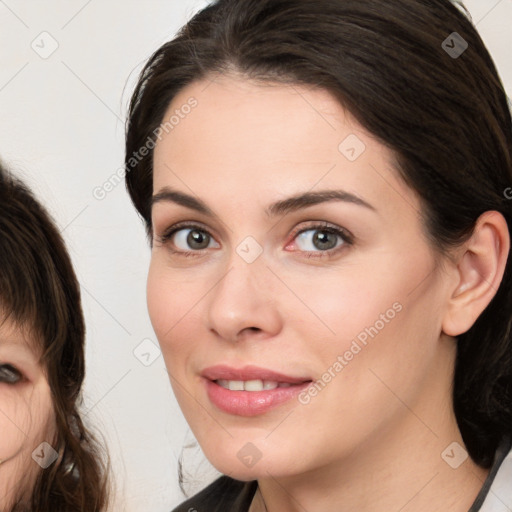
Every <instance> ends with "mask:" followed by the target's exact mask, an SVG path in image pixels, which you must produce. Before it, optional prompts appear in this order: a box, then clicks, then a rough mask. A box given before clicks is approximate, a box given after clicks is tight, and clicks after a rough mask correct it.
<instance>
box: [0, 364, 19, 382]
mask: <svg viewBox="0 0 512 512" xmlns="http://www.w3.org/2000/svg"><path fill="white" fill-rule="evenodd" d="M22 379H23V375H22V374H21V373H20V372H19V371H18V370H17V369H16V368H14V366H12V365H10V364H0V382H4V383H6V384H16V383H18V382H20V381H21V380H22Z"/></svg>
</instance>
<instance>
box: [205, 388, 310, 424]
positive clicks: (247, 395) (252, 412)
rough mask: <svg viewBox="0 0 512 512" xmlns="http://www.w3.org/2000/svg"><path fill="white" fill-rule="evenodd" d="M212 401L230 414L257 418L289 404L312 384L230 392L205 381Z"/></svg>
mask: <svg viewBox="0 0 512 512" xmlns="http://www.w3.org/2000/svg"><path fill="white" fill-rule="evenodd" d="M205 381H206V391H207V393H208V397H209V399H210V401H211V402H212V403H213V404H214V405H216V406H217V407H218V408H219V409H221V410H222V411H224V412H227V413H228V414H235V415H237V416H257V415H258V414H263V413H265V412H267V411H269V410H270V409H274V408H275V407H277V406H279V405H281V404H283V403H285V402H288V401H289V400H291V399H292V398H294V397H296V396H297V395H298V394H299V393H300V392H301V391H302V390H304V389H306V388H307V387H308V386H309V385H310V384H311V382H304V383H303V384H296V385H292V386H289V387H287V388H275V389H267V390H264V391H230V390H229V389H225V388H223V387H222V386H219V385H218V384H217V383H216V382H213V381H211V380H208V379H205Z"/></svg>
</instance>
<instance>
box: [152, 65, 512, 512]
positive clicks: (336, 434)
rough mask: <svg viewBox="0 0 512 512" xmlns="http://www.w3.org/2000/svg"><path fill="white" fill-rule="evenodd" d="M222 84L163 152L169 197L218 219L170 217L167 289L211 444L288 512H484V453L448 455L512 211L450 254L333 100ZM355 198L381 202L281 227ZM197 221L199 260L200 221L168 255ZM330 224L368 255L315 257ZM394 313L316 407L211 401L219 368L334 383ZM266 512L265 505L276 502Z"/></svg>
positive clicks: (218, 456)
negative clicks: (249, 245) (339, 193)
mask: <svg viewBox="0 0 512 512" xmlns="http://www.w3.org/2000/svg"><path fill="white" fill-rule="evenodd" d="M212 78H213V77H209V79H205V80H203V81H201V82H196V83H193V84H191V85H189V86H187V87H186V88H185V89H183V90H182V91H181V92H180V93H179V94H178V95H177V97H175V99H174V100H173V102H172V104H171V105H170V106H169V109H168V112H167V114H166V115H165V119H167V118H168V117H169V116H170V115H171V114H172V112H173V111H174V110H175V109H176V108H179V107H180V105H183V104H185V103H186V102H187V100H188V99H189V98H191V97H193V98H195V99H196V100H197V107H196V108H195V109H193V110H192V112H191V113H190V114H189V115H188V116H186V117H185V118H184V119H182V120H181V121H180V123H179V124H178V125H177V126H175V127H174V129H173V130H172V131H169V132H168V133H165V134H163V136H162V138H161V140H159V142H158V143H157V145H156V148H155V153H154V183H153V185H154V187H153V190H154V193H155V194H156V193H159V192H161V191H162V189H163V187H169V188H172V189H175V190H178V191H180V192H182V193H185V194H190V195H192V196H194V197H196V198H199V199H201V200H202V201H203V202H204V203H206V204H207V205H208V207H209V208H210V209H211V210H212V211H213V212H214V214H215V216H208V215H205V214H203V213H198V212H196V211H194V210H191V209H189V208H186V207H184V206H182V205H177V204H175V203H173V202H170V201H161V202H157V203H156V204H154V206H153V210H152V225H153V231H154V233H153V234H154V238H153V246H152V257H151V265H150V270H149V275H148V285H147V293H148V296H147V297H148V309H149V314H150V317H151V321H152V324H153V327H154V329H155V332H156V335H157V337H158V340H159V343H160V345H161V348H162V352H163V355H164V358H165V361H166V365H167V369H168V372H169V375H170V380H171V384H172V386H173V389H174V392H175V393H176V397H177V399H178V402H179V404H180V407H181V408H182V410H183V413H184V415H185V417H186V419H187V421H188V423H189V424H190V426H191V428H192V430H193V432H194V435H195V436H196V438H197V440H198V442H199V443H200V445H201V447H202V449H203V451H204V452H205V454H206V456H207V457H208V459H209V460H210V461H211V463H212V464H213V465H214V466H215V467H216V468H217V469H218V470H219V471H221V472H223V473H225V474H228V475H230V476H232V477H234V478H237V479H240V480H253V479H258V482H259V486H260V490H261V493H262V496H263V498H264V500H265V503H266V507H267V509H268V510H269V511H272V512H274V511H277V510H279V511H284V512H287V511H290V512H291V511H299V510H308V511H309V512H324V511H325V512H326V511H329V510H339V511H342V512H343V511H349V510H358V511H360V512H370V511H382V510H400V511H401V512H407V511H411V512H412V511H415V512H421V511H425V512H426V511H429V512H433V511H437V510H439V511H441V510H443V511H444V510H452V511H456V512H457V511H460V512H463V511H467V509H468V508H469V506H470V505H471V503H472V501H473V500H474V498H475V496H476V494H477V493H478V491H479V489H480V487H481V485H482V482H483V480H484V479H485V477H486V475H487V471H485V470H483V469H482V468H479V467H478V466H476V465H475V464H474V463H473V462H472V461H471V459H470V458H468V459H466V460H465V461H464V462H463V463H462V464H461V465H460V466H459V467H458V468H457V469H453V468H452V467H450V466H449V465H448V464H447V463H446V462H445V460H444V459H443V458H442V457H441V454H442V452H443V451H444V450H445V449H446V448H447V447H448V446H449V445H450V444H451V443H453V442H457V443H459V445H461V449H463V448H462V447H463V446H464V445H463V441H462V438H461V435H460V432H459V430H458V428H457V424H456V420H455V417H454V414H453V411H452V402H451V385H452V380H453V367H454V361H455V355H456V339H455V336H457V335H458V334H460V333H462V332H465V331H466V330H467V329H469V328H470V327H471V325H472V324H473V322H474V321H475V319H476V318H477V317H478V315H479V314H480V313H481V311H483V309H485V307H486V306H487V304H488V303H489V302H490V300H491V299H492V297H493V295H494V293H495V289H497V287H498V286H499V282H500V281H501V278H502V275H503V269H504V266H505V262H506V255H507V254H508V249H509V239H508V232H507V227H506V223H505V221H504V219H503V217H502V216H501V215H500V214H498V213H496V212H487V213H486V214H484V215H483V216H482V217H481V218H480V219H479V223H478V226H477V229H476V230H475V234H474V236H473V237H472V238H471V240H470V241H468V243H467V244H465V245H464V246H463V247H460V248H458V249H457V250H456V251H454V252H453V254H452V255H451V258H442V257H441V256H440V255H438V254H435V252H434V250H433V249H432V248H431V246H430V244H429V243H428V241H427V239H426V236H425V234H424V230H423V227H422V223H421V213H420V212H421V205H420V202H419V199H418V197H417V196H416V194H415V193H414V192H413V191H412V190H411V189H410V188H408V187H407V186H406V185H405V184H404V183H403V182H402V181H401V180H400V179H399V177H398V173H397V172H396V170H395V169H394V168H393V154H392V152H391V151H390V150H389V149H387V148H386V147H384V146H383V145H382V144H380V143H379V142H378V141H377V140H375V139H374V138H373V137H372V136H371V135H370V134H368V133H367V132H365V131H364V130H363V129H362V127H361V126H360V125H359V124H358V123H357V122H356V121H355V119H354V118H353V117H351V115H350V114H349V113H348V112H346V111H345V110H344V109H343V108H342V106H341V105H340V104H339V103H338V102H337V101H336V100H335V99H334V98H333V97H332V96H331V95H330V94H329V93H327V92H326V91H323V90H318V89H316V90H315V89H311V88H306V87H301V86H293V87H292V86H286V85H282V84H268V83H266V84H261V83H255V82H251V81H248V80H245V79H243V78H242V77H240V76H237V75H224V76H216V77H215V80H213V81H212ZM354 135H355V136H357V138H358V139H359V140H360V141H362V142H363V143H364V145H365V149H364V151H363V152H362V154H361V155H360V156H359V157H358V158H356V159H355V160H354V161H350V159H348V158H347V157H346V156H345V155H346V153H343V148H344V147H345V146H343V145H342V150H341V151H340V149H339V145H340V143H342V142H343V141H344V140H345V139H346V138H347V137H348V136H352V137H353V136H354ZM349 140H350V139H349ZM353 140H354V139H352V141H353ZM339 189H343V190H345V191H348V192H350V193H352V194H355V195H357V196H358V197H360V198H362V199H364V201H366V202H367V203H369V204H370V205H372V207H373V209H370V208H366V207H364V206H360V205H358V204H353V203H348V202H341V201H329V202H324V203H322V204H317V205H314V206H309V207H307V208H303V209H301V210H298V211H294V212H291V213H288V214H286V215H284V216H279V215H278V216H275V217H269V216H267V215H266V214H265V209H266V207H267V206H268V205H269V204H270V203H272V202H274V201H278V200H282V199H285V198H287V197H290V196H292V195H295V194H299V193H304V192H317V191H320V190H339ZM182 221H190V222H193V223H200V227H201V229H203V230H206V233H207V234H210V235H211V239H210V240H211V241H210V243H209V245H208V246H207V248H205V249H203V250H200V251H197V250H196V254H193V255H192V256H189V257H186V256H184V255H183V252H184V251H193V250H194V249H193V248H191V247H190V245H187V243H186V235H187V234H188V233H189V230H190V228H189V229H188V230H187V228H184V230H182V231H180V235H176V236H174V238H172V237H171V238H170V239H168V240H166V241H165V242H163V240H162V235H163V234H164V233H165V232H166V231H167V230H168V229H169V228H170V227H171V226H173V225H174V224H176V223H178V222H182ZM318 221H323V222H328V223H329V224H330V225H334V226H338V227H340V228H343V229H345V230H346V231H348V232H349V233H350V234H351V238H352V241H353V243H351V244H350V243H346V242H345V244H344V243H343V239H341V238H339V237H336V235H333V236H334V240H335V241H336V243H335V244H333V246H334V245H336V247H341V249H339V250H338V249H332V250H330V251H329V252H330V253H331V256H330V257H329V256H327V255H326V251H325V250H322V246H320V248H318V246H317V245H314V244H313V237H314V235H315V234H318V231H316V230H311V229H312V226H313V225H315V224H317V223H318ZM307 229H309V231H307V233H306V234H305V235H304V237H305V238H304V239H301V238H300V237H297V234H298V233H299V232H300V231H305V230H307ZM320 233H322V228H320ZM183 235H184V236H183ZM248 236H251V237H253V238H254V239H255V240H256V241H257V242H258V244H259V245H260V246H261V249H262V251H263V252H262V254H261V255H260V256H259V257H258V258H257V259H256V260H255V261H254V262H252V263H247V262H246V261H245V260H244V259H243V258H242V257H241V256H240V255H239V254H238V253H237V247H238V246H239V245H240V243H241V242H242V241H243V240H244V239H245V238H246V237H248ZM173 250H174V251H178V252H177V253H176V252H172V251H173ZM393 304H395V305H396V304H398V305H399V306H400V311H399V312H397V313H396V314H395V315H394V317H393V319H391V320H389V321H388V322H385V323H384V326H383V327H382V328H379V329H378V333H377V335H375V336H374V337H372V338H369V339H368V342H367V344H366V345H364V346H363V347H362V349H361V350H360V351H359V352H358V353H357V354H356V355H355V356H354V357H353V358H352V359H351V360H350V361H346V363H347V364H346V365H344V366H343V369H342V370H341V371H339V372H337V373H336V372H335V376H334V377H333V378H331V380H330V382H328V384H327V385H326V386H325V387H324V388H323V389H322V390H321V391H320V392H319V393H318V394H317V395H316V396H314V397H312V398H311V400H310V402H309V403H308V404H307V405H304V404H301V403H299V402H298V401H297V400H292V401H290V402H287V403H285V404H283V405H281V406H280V407H278V408H276V409H273V410H271V411H268V412H266V413H264V414H261V415H258V416H254V417H248V418H245V417H240V416H234V415H230V414H227V413H225V412H222V411H220V410H219V409H217V408H216V407H215V406H214V405H213V404H212V403H211V402H210V401H209V399H208V397H207V395H206V391H205V386H204V382H203V380H202V378H201V377H200V373H201V371H202V370H203V369H204V368H206V367H208V366H212V365H215V364H227V365H229V366H232V367H242V366H245V365H247V364H254V365H257V366H261V367H264V368H269V369H271V370H274V371H277V372H281V373H284V374H287V375H292V376H300V377H304V376H309V377H310V378H311V379H312V380H314V381H317V380H318V379H322V376H323V375H324V374H325V372H327V371H328V369H329V368H332V367H333V365H334V363H335V362H336V361H337V360H338V356H343V355H344V354H345V353H346V351H347V350H349V349H350V347H351V345H352V342H353V340H354V339H356V337H357V336H358V335H359V334H360V333H361V332H363V331H364V330H365V328H368V327H370V326H375V325H377V324H376V322H377V321H378V320H379V319H382V317H381V315H383V314H386V311H388V310H389V309H390V308H391V309H392V308H393ZM378 325H379V327H380V325H381V324H378ZM248 442H250V443H252V444H253V445H255V446H256V448H257V450H258V452H259V454H260V455H261V459H260V460H259V461H258V462H257V463H256V464H254V465H252V466H251V467H247V466H246V465H245V464H244V463H243V462H242V461H241V459H240V458H239V457H238V456H237V453H238V452H239V450H240V449H242V448H243V447H244V446H245V445H246V443H248ZM251 510H252V511H259V510H265V507H264V505H263V502H262V500H261V497H260V496H259V495H257V496H256V498H255V500H254V502H253V506H252V509H251Z"/></svg>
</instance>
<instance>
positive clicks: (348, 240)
mask: <svg viewBox="0 0 512 512" xmlns="http://www.w3.org/2000/svg"><path fill="white" fill-rule="evenodd" d="M182 229H191V230H197V231H201V232H202V233H206V234H207V235H208V236H209V237H210V238H212V239H214V237H213V236H212V235H211V233H210V232H209V231H208V230H207V229H205V228H204V227H203V226H201V225H200V224H193V223H189V222H179V223H178V224H174V225H173V226H171V227H170V228H168V229H167V230H166V231H165V232H164V233H163V234H162V235H160V236H158V235H155V239H156V241H157V242H158V243H159V244H162V245H165V244H167V243H168V242H169V240H170V239H171V238H172V237H173V235H174V234H175V233H177V232H178V231H181V230H182ZM315 230H317V231H323V232H325V233H331V234H334V235H337V236H339V237H340V238H341V239H342V240H343V243H342V244H341V245H340V246H338V247H335V248H333V249H328V250H326V251H320V250H319V251H299V252H303V253H306V254H308V258H330V257H333V256H335V255H336V254H337V253H338V252H339V251H340V250H343V249H344V248H346V247H347V246H351V245H353V243H354V237H353V236H352V235H351V234H350V233H349V232H348V231H347V230H345V229H343V228H340V227H337V226H335V225H334V224H330V223H328V222H325V221H324V222H316V223H315V224H312V225H310V226H307V227H305V228H301V229H299V230H297V231H295V232H294V233H293V238H292V240H295V239H296V238H297V237H298V236H299V235H300V234H301V233H303V232H305V231H315ZM207 250H208V249H202V250H197V251H181V250H175V249H172V248H171V247H169V251H170V252H171V253H172V254H177V255H179V256H183V257H185V258H190V257H192V258H194V257H200V256H202V255H203V254H204V252H206V251H207Z"/></svg>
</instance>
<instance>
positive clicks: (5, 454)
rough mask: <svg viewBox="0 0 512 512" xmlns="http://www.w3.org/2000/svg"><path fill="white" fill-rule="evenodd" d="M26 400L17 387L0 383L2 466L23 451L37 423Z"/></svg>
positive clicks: (0, 453)
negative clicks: (34, 423) (34, 424)
mask: <svg viewBox="0 0 512 512" xmlns="http://www.w3.org/2000/svg"><path fill="white" fill-rule="evenodd" d="M26 398H27V397H26V396H24V393H22V392H21V390H20V388H19V387H16V386H15V385H10V384H5V383H0V433H1V434H0V460H1V461H4V464H5V462H6V461H8V460H9V459H11V458H13V457H15V456H16V455H17V454H18V453H19V452H20V451H21V450H23V448H24V446H25V444H26V443H27V442H29V440H30V439H29V434H30V431H31V428H32V426H33V425H32V423H33V422H34V421H37V417H36V416H34V415H32V414H31V411H30V406H29V404H28V403H27V401H26ZM2 466H3V464H2ZM2 466H0V470H1V468H2Z"/></svg>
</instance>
